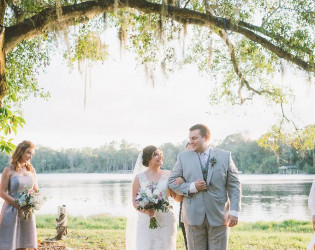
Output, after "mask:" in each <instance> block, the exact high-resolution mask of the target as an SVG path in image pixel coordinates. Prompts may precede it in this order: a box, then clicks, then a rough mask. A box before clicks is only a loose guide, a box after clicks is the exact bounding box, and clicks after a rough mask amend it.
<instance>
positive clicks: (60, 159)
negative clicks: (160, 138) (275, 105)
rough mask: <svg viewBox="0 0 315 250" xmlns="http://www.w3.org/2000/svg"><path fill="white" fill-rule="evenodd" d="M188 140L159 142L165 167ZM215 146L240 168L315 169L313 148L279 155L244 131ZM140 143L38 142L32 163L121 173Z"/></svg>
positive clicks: (286, 149)
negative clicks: (57, 145) (71, 145)
mask: <svg viewBox="0 0 315 250" xmlns="http://www.w3.org/2000/svg"><path fill="white" fill-rule="evenodd" d="M185 145H186V142H185V141H184V142H182V143H179V144H177V145H174V144H172V143H165V144H163V145H161V146H160V148H161V149H162V150H163V153H164V165H163V168H164V169H172V168H173V167H174V164H175V162H176V157H177V154H178V153H179V152H182V151H184V150H185ZM215 147H218V148H221V149H224V150H227V151H231V152H232V156H233V160H234V162H235V164H236V166H237V167H238V170H239V171H242V172H244V173H248V174H251V173H257V174H272V173H277V172H278V167H279V166H281V165H284V166H286V165H295V166H297V167H298V169H299V170H301V171H302V172H305V173H315V160H314V155H315V153H314V149H312V150H296V149H295V148H294V147H290V146H288V145H285V144H282V145H280V146H279V149H278V150H277V155H275V153H274V152H273V151H272V150H268V149H266V148H264V147H261V146H259V145H258V142H257V141H254V140H250V139H248V138H246V137H245V136H244V135H242V134H233V135H229V136H227V137H226V138H225V139H224V140H223V141H222V142H221V143H220V144H218V145H215ZM139 152H140V149H139V146H137V145H135V144H131V143H128V142H127V141H125V140H123V141H121V143H120V144H118V143H117V142H115V141H113V142H111V143H108V144H105V145H104V146H102V147H99V148H82V149H62V150H53V149H51V148H48V147H43V146H38V147H37V149H36V152H35V156H34V157H33V159H32V164H33V165H34V167H35V168H36V171H37V172H38V173H51V172H54V173H57V172H58V173H79V172H80V173H82V172H83V173H92V172H98V173H112V172H115V173H118V172H128V171H130V172H131V171H132V170H133V167H134V164H135V163H136V160H137V157H138V154H139ZM9 161H10V157H9V156H8V155H7V154H5V153H2V154H0V170H1V171H2V169H3V168H4V167H5V166H7V165H8V163H9Z"/></svg>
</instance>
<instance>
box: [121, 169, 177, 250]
mask: <svg viewBox="0 0 315 250" xmlns="http://www.w3.org/2000/svg"><path fill="white" fill-rule="evenodd" d="M170 173H171V172H170V171H168V170H163V173H162V175H161V178H160V180H159V181H158V184H157V187H158V189H159V190H160V191H161V192H163V193H164V194H166V195H167V194H168V178H169V176H170ZM137 176H138V179H139V182H140V186H141V188H146V187H147V186H148V185H149V183H150V181H149V180H148V179H147V177H146V175H145V173H144V172H142V173H140V174H138V175H137ZM137 215H138V219H137V221H136V223H135V227H136V228H134V230H135V235H134V237H135V238H134V240H135V242H134V245H133V246H132V245H131V243H130V242H129V240H128V238H131V237H133V236H132V235H128V234H127V241H126V248H127V249H130V250H175V249H176V235H177V226H176V220H175V216H174V214H173V212H172V211H171V210H170V211H168V212H156V216H155V218H156V220H157V223H158V225H159V226H158V228H156V229H150V228H149V225H150V217H149V216H148V215H146V214H145V213H140V212H138V211H137Z"/></svg>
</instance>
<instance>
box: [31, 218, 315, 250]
mask: <svg viewBox="0 0 315 250" xmlns="http://www.w3.org/2000/svg"><path fill="white" fill-rule="evenodd" d="M36 223H37V228H38V230H37V231H38V239H39V240H40V241H44V240H45V239H47V238H52V237H54V236H55V233H56V231H55V229H54V228H55V217H54V216H53V215H38V216H37V217H36ZM125 226H126V218H124V217H114V216H110V215H99V216H90V217H87V218H83V217H72V216H69V217H68V236H67V238H66V239H65V240H62V241H58V242H57V243H54V245H55V248H50V249H60V248H58V247H57V245H58V246H67V247H69V248H72V249H108V250H121V249H124V248H125ZM312 232H313V231H312V225H311V223H310V222H306V221H296V220H286V221H282V222H251V223H240V224H239V225H238V226H236V227H234V228H231V231H230V238H229V249H231V250H255V249H259V250H262V249H266V250H270V249H277V250H278V249H279V250H280V249H283V250H284V249H286V250H289V249H305V248H306V246H307V244H308V242H309V240H310V238H311V236H312ZM45 249H47V248H45ZM177 249H184V240H183V235H182V233H181V231H180V230H178V235H177Z"/></svg>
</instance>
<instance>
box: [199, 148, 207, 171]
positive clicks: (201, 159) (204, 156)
mask: <svg viewBox="0 0 315 250" xmlns="http://www.w3.org/2000/svg"><path fill="white" fill-rule="evenodd" d="M200 161H201V164H202V167H203V168H205V167H206V153H204V152H203V153H201V154H200Z"/></svg>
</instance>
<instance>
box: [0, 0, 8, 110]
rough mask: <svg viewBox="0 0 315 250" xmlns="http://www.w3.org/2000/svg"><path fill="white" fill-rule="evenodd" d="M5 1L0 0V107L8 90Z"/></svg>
mask: <svg viewBox="0 0 315 250" xmlns="http://www.w3.org/2000/svg"><path fill="white" fill-rule="evenodd" d="M6 6H7V3H6V1H5V0H0V107H2V99H3V97H4V96H5V95H6V94H7V92H8V85H7V82H6V78H5V52H4V32H5V28H4V23H3V22H4V14H5V9H6Z"/></svg>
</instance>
